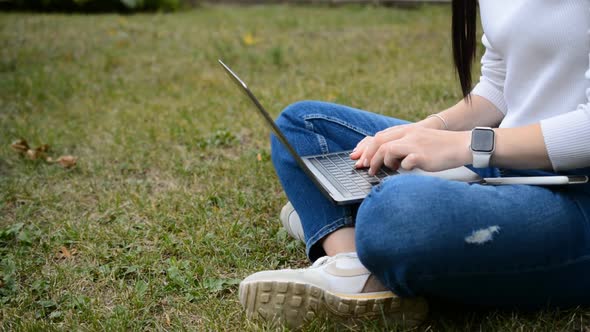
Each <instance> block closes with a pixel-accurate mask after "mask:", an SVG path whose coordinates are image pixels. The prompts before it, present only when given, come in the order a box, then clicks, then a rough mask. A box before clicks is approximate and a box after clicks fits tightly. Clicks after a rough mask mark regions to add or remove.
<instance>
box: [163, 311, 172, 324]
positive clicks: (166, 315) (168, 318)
mask: <svg viewBox="0 0 590 332" xmlns="http://www.w3.org/2000/svg"><path fill="white" fill-rule="evenodd" d="M164 318H165V319H166V325H168V326H170V324H171V322H170V316H168V314H167V313H164Z"/></svg>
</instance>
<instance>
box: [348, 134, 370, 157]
mask: <svg viewBox="0 0 590 332" xmlns="http://www.w3.org/2000/svg"><path fill="white" fill-rule="evenodd" d="M371 138H373V136H365V138H363V139H362V140H360V141H359V142H358V143H357V145H356V147H355V148H354V149H353V150H352V153H351V154H350V158H352V159H358V157H360V156H361V155H362V153H363V151H364V150H365V146H366V145H367V142H368V141H369V140H370V139H371Z"/></svg>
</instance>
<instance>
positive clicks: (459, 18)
mask: <svg viewBox="0 0 590 332" xmlns="http://www.w3.org/2000/svg"><path fill="white" fill-rule="evenodd" d="M476 23H477V0H453V24H452V38H453V62H454V63H455V69H456V70H457V74H458V75H459V81H460V82H461V92H462V93H463V97H464V98H467V99H468V98H469V93H470V92H471V84H472V80H471V67H472V64H473V60H474V59H475V49H476V29H477V26H476Z"/></svg>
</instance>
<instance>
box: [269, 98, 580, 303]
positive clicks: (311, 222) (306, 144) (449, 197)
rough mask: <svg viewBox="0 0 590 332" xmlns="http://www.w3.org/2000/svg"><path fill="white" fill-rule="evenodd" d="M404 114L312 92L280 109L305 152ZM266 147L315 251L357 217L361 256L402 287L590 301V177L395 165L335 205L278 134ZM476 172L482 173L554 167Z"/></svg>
mask: <svg viewBox="0 0 590 332" xmlns="http://www.w3.org/2000/svg"><path fill="white" fill-rule="evenodd" d="M403 123H407V122H405V121H401V120H398V119H394V118H389V117H385V116H381V115H377V114H373V113H369V112H365V111H361V110H357V109H353V108H349V107H345V106H340V105H335V104H329V103H323V102H313V101H305V102H298V103H295V104H293V105H291V106H289V107H287V108H286V109H285V110H284V111H283V113H282V114H281V115H280V117H279V118H278V119H277V125H278V126H279V127H280V128H281V130H283V132H284V133H285V134H286V136H287V138H288V139H289V141H290V142H291V143H292V144H293V145H294V146H295V149H296V150H297V151H298V152H299V154H301V155H312V154H320V153H328V152H334V151H342V150H350V149H352V148H354V147H355V146H356V144H357V142H358V141H360V140H361V139H362V138H363V137H365V136H366V135H373V134H375V133H376V132H377V131H379V130H382V129H385V128H387V127H391V126H395V125H399V124H403ZM271 146H272V161H273V163H274V166H275V169H276V172H277V174H278V176H279V179H280V181H281V184H282V185H283V188H284V190H285V193H286V194H287V197H288V198H289V200H290V201H291V202H292V203H293V206H294V207H295V209H296V210H297V212H298V214H299V216H300V218H301V222H302V225H303V229H304V233H305V238H306V246H307V254H308V256H309V258H310V259H311V260H312V261H313V260H315V259H317V258H318V257H321V256H323V255H325V253H324V251H323V249H322V246H321V241H320V240H321V239H322V238H324V237H325V236H326V235H328V234H330V233H331V232H333V231H335V230H337V229H339V228H342V227H355V231H356V247H357V252H358V255H359V257H360V259H361V261H362V262H363V264H364V265H365V266H366V267H367V268H368V269H369V270H371V271H372V272H373V273H374V274H375V275H376V276H377V277H378V278H379V279H380V280H381V281H382V282H383V283H384V284H385V285H386V286H387V287H389V288H390V289H391V290H392V291H393V292H395V293H396V294H398V295H399V296H403V297H411V296H426V297H436V298H443V299H447V300H452V301H458V302H462V303H468V304H482V305H494V306H519V307H539V306H545V305H548V304H549V305H559V306H570V305H587V304H590V278H589V277H590V186H587V185H581V186H564V187H541V186H524V185H513V186H496V187H494V186H482V185H478V184H472V185H470V184H467V183H463V182H457V181H449V180H443V179H439V178H434V177H428V176H418V175H398V176H393V177H390V178H388V179H387V180H385V181H384V182H383V183H381V184H380V185H378V186H376V187H375V188H373V190H372V192H371V193H370V194H369V196H368V197H367V198H366V199H365V200H364V201H363V203H362V204H360V205H351V206H336V205H334V204H332V203H331V202H330V201H329V200H328V199H327V198H326V197H324V196H323V195H322V194H321V193H320V191H319V190H318V189H317V188H316V186H315V185H314V184H313V183H312V181H311V180H310V179H309V178H308V177H307V176H306V175H305V173H304V172H303V171H302V170H301V169H299V167H298V166H297V164H296V163H295V161H294V159H293V158H292V157H291V155H290V154H289V153H288V151H287V150H286V149H285V148H284V147H283V146H282V145H281V143H280V142H279V141H278V140H277V139H276V137H274V136H272V137H271ZM477 171H478V172H479V173H480V174H481V175H484V176H488V177H489V176H500V174H502V176H511V175H525V174H551V173H548V172H542V171H512V170H498V169H493V168H490V169H483V170H477ZM577 173H578V174H583V173H585V174H590V169H583V170H578V172H577Z"/></svg>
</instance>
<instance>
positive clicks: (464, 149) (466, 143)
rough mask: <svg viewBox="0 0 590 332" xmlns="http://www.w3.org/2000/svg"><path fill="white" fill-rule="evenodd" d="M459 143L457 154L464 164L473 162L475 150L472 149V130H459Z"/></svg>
mask: <svg viewBox="0 0 590 332" xmlns="http://www.w3.org/2000/svg"><path fill="white" fill-rule="evenodd" d="M457 135H458V140H459V143H458V144H457V148H458V151H457V155H458V156H459V158H460V161H461V163H462V164H463V165H471V164H473V152H472V151H471V131H460V132H457Z"/></svg>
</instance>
